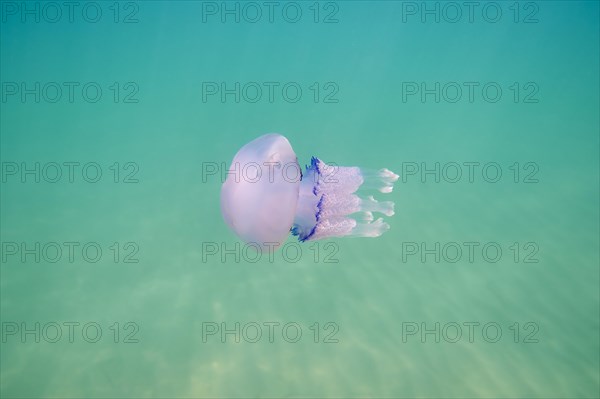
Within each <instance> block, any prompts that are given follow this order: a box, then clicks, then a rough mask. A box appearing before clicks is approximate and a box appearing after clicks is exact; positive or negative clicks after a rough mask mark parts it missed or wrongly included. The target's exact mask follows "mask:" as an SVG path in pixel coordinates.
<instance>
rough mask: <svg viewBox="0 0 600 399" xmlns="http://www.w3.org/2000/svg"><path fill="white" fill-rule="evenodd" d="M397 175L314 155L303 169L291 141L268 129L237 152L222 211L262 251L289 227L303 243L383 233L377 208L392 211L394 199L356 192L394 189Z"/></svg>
mask: <svg viewBox="0 0 600 399" xmlns="http://www.w3.org/2000/svg"><path fill="white" fill-rule="evenodd" d="M396 180H398V175H397V174H395V173H393V172H392V171H390V170H388V169H381V170H378V171H369V170H366V169H363V168H359V167H355V166H352V167H340V166H333V165H328V164H326V163H325V162H323V161H321V160H320V159H318V158H316V157H313V158H312V159H311V163H310V165H307V166H306V171H305V172H304V173H302V172H301V169H300V165H299V164H298V160H297V158H296V154H295V153H294V150H293V149H292V146H291V144H290V142H289V141H288V140H287V139H286V138H285V137H284V136H282V135H279V134H266V135H264V136H261V137H259V138H257V139H255V140H253V141H251V142H249V143H248V144H246V145H244V146H243V147H242V148H241V149H240V150H239V151H238V152H237V154H236V155H235V156H234V158H233V161H232V163H231V167H230V168H229V172H228V175H227V179H226V181H225V183H223V187H222V188H221V212H222V214H223V218H224V219H225V222H226V223H227V225H228V226H229V227H230V228H231V229H232V230H233V231H234V232H235V233H236V234H237V236H238V237H240V238H241V239H242V240H244V241H245V242H246V243H247V244H250V245H253V246H254V247H255V248H257V249H258V250H259V251H261V252H266V251H272V250H274V249H276V248H277V247H279V246H280V245H281V244H282V243H283V242H284V241H285V240H286V238H287V236H288V234H289V233H290V232H291V233H292V234H293V235H295V236H298V239H299V241H301V242H304V241H310V240H319V239H323V238H328V237H345V236H352V237H379V236H380V235H381V234H383V233H384V232H385V231H387V230H388V229H389V225H388V224H387V223H386V222H384V221H383V218H381V217H380V218H378V219H376V220H374V216H373V213H380V214H383V215H385V216H392V215H393V214H394V203H393V202H391V201H384V202H378V201H377V200H376V199H375V198H374V197H373V196H372V195H367V196H362V197H361V196H359V195H358V193H359V192H362V191H366V190H377V191H379V192H381V193H384V194H385V193H390V192H392V189H393V185H394V182H396Z"/></svg>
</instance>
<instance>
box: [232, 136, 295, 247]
mask: <svg viewBox="0 0 600 399" xmlns="http://www.w3.org/2000/svg"><path fill="white" fill-rule="evenodd" d="M294 169H295V170H296V172H294ZM294 176H296V177H294ZM299 176H300V165H299V164H298V160H297V158H296V154H295V153H294V150H293V149H292V146H291V145H290V142H289V141H288V140H287V139H286V138H285V137H283V136H282V135H279V134H266V135H264V136H261V137H259V138H257V139H255V140H253V141H251V142H249V143H248V144H246V145H244V146H243V147H242V148H240V150H239V151H238V152H237V154H235V156H234V157H233V161H232V162H231V166H230V168H229V173H228V175H227V179H226V180H225V183H224V184H223V187H222V188H221V212H222V214H223V218H224V219H225V222H226V223H227V225H228V226H229V227H230V228H231V229H232V230H233V231H234V232H235V233H236V234H237V235H238V236H239V237H240V238H241V239H242V240H244V241H245V242H246V243H248V244H251V245H253V246H256V247H258V248H259V249H260V250H261V251H266V250H269V249H270V248H272V249H275V248H277V247H278V246H280V245H281V244H282V243H283V242H284V241H285V240H286V238H287V236H288V235H289V233H290V228H291V226H292V224H293V222H294V215H295V213H296V204H297V202H298V191H299V189H300V177H299Z"/></svg>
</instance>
